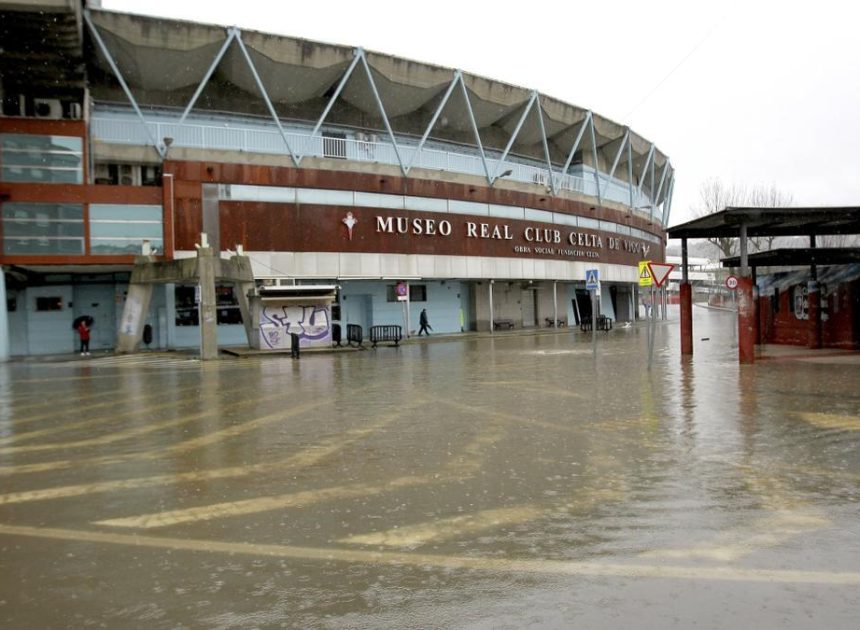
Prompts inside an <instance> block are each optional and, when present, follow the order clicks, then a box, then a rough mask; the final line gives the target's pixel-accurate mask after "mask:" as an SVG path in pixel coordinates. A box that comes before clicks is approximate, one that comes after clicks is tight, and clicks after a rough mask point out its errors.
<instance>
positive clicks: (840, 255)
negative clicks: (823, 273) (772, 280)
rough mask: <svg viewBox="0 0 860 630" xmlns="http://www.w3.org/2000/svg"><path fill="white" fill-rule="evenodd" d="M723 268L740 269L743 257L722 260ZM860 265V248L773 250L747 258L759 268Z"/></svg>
mask: <svg viewBox="0 0 860 630" xmlns="http://www.w3.org/2000/svg"><path fill="white" fill-rule="evenodd" d="M720 263H721V264H722V265H723V267H740V266H741V257H740V256H732V257H730V258H721V259H720ZM851 263H860V247H818V248H817V247H798V248H796V249H793V248H784V249H772V250H770V251H766V252H758V253H755V254H750V255H749V256H747V264H748V265H749V266H750V267H752V268H753V269H756V268H757V267H801V266H808V265H816V266H818V265H822V266H823V265H849V264H851Z"/></svg>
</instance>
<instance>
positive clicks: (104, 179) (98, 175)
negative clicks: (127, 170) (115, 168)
mask: <svg viewBox="0 0 860 630" xmlns="http://www.w3.org/2000/svg"><path fill="white" fill-rule="evenodd" d="M93 175H94V178H93V179H94V180H95V183H96V184H111V183H113V182H112V181H111V180H112V177H111V172H110V165H109V164H96V167H95V169H94V173H93Z"/></svg>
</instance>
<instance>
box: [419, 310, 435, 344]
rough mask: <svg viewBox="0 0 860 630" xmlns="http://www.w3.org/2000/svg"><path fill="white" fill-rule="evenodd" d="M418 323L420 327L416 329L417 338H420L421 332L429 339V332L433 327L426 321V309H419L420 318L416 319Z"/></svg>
mask: <svg viewBox="0 0 860 630" xmlns="http://www.w3.org/2000/svg"><path fill="white" fill-rule="evenodd" d="M418 323H419V324H420V327H419V328H418V336H419V337H420V336H421V333H422V332H423V333H424V334H426V335H427V336H428V337H429V336H430V332H429V331H430V330H433V327H432V326H431V325H430V322H429V320H428V319H427V309H426V308H422V309H421V316H420V317H419V318H418Z"/></svg>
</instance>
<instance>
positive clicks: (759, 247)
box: [694, 178, 794, 258]
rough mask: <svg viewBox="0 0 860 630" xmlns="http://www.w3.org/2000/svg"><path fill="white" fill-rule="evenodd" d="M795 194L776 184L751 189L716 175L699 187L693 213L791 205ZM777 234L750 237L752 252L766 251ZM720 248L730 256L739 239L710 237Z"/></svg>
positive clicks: (736, 248) (700, 213)
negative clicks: (697, 200) (727, 182)
mask: <svg viewBox="0 0 860 630" xmlns="http://www.w3.org/2000/svg"><path fill="white" fill-rule="evenodd" d="M793 202H794V197H793V196H792V195H791V193H786V192H783V191H781V190H779V189H778V188H777V187H776V186H774V185H773V184H771V185H769V186H767V185H757V186H755V187H753V188H751V189H747V188H745V187H744V186H740V185H737V184H725V183H723V182H722V180H720V179H718V178H715V179H710V180H708V181H706V182H705V183H704V184H702V186H701V187H700V188H699V205H698V207H696V208H695V210H694V213H695V215H696V216H697V217H703V216H706V215H708V214H713V213H714V212H719V211H720V210H724V209H725V208H732V207H756V208H783V207H787V206H790V205H792V203H793ZM775 238H776V237H774V236H760V237H756V238H751V239H750V243H751V247H750V249H751V250H752V251H765V250H768V249H771V248H772V247H773V243H774V239H775ZM707 240H708V242H709V243H711V244H713V245H714V246H715V247H716V248H717V249H718V250H719V254H720V257H721V258H731V257H732V256H735V255H736V254H737V251H738V239H736V238H732V237H728V236H726V237H719V238H709V239H707Z"/></svg>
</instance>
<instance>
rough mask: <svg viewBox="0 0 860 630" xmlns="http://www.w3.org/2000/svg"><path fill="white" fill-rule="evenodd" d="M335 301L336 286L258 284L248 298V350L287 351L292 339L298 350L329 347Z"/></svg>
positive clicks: (275, 282) (272, 282)
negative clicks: (249, 314) (249, 341)
mask: <svg viewBox="0 0 860 630" xmlns="http://www.w3.org/2000/svg"><path fill="white" fill-rule="evenodd" d="M336 299H337V287H336V286H335V285H293V284H289V285H282V284H280V282H278V281H277V280H276V281H271V282H266V283H263V284H261V285H260V286H258V287H257V288H256V289H255V290H254V292H253V294H252V295H250V296H249V310H250V312H251V328H252V334H251V335H250V338H251V347H252V348H254V349H256V350H273V351H274V350H279V351H284V350H290V349H291V347H292V346H291V344H292V335H296V336H297V338H298V341H299V346H300V347H301V348H316V347H330V346H331V344H332V327H333V325H332V314H331V309H332V304H333V303H334V302H335V301H336Z"/></svg>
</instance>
